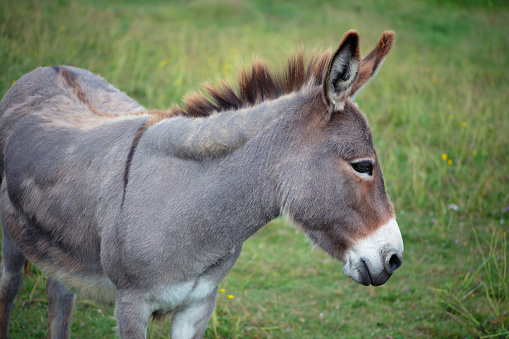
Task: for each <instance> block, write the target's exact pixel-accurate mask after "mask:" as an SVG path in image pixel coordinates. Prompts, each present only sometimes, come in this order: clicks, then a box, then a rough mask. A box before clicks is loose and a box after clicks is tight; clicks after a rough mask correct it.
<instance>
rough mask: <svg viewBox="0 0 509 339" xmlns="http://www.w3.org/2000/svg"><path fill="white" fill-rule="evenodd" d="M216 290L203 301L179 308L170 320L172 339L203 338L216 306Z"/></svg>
mask: <svg viewBox="0 0 509 339" xmlns="http://www.w3.org/2000/svg"><path fill="white" fill-rule="evenodd" d="M216 297H217V288H215V289H214V291H213V292H211V293H210V294H209V296H207V297H206V298H205V299H201V300H197V301H194V302H192V303H190V304H187V305H186V306H183V307H182V308H180V309H179V310H178V311H177V312H175V314H174V315H173V318H172V319H171V338H172V339H190V338H193V339H198V338H203V336H204V335H205V330H206V329H207V324H208V322H209V319H210V316H211V315H212V312H213V311H214V307H215V306H216Z"/></svg>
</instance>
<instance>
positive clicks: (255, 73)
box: [149, 50, 331, 122]
mask: <svg viewBox="0 0 509 339" xmlns="http://www.w3.org/2000/svg"><path fill="white" fill-rule="evenodd" d="M330 56H331V51H330V50H328V51H326V52H323V53H315V54H313V55H312V56H311V58H310V59H309V61H307V62H306V60H304V53H303V52H302V51H300V52H298V53H296V54H295V55H293V56H291V57H289V58H288V60H287V62H286V65H285V67H283V69H282V70H271V69H269V67H268V66H267V64H266V63H265V62H264V61H263V60H260V59H255V60H254V61H253V64H252V66H251V72H248V71H247V70H246V69H245V68H242V69H241V70H240V72H239V75H238V78H237V86H238V89H237V90H236V89H235V88H234V87H233V86H232V85H231V84H230V83H226V82H224V81H222V82H220V83H219V84H218V85H216V86H211V85H209V84H205V85H203V86H202V87H203V89H204V91H205V92H206V93H207V94H208V95H209V96H210V98H207V97H206V95H204V94H203V93H201V92H198V93H192V94H189V95H187V96H185V97H184V99H183V103H182V106H178V105H175V104H174V105H173V106H172V107H171V108H170V109H169V110H165V111H159V110H156V111H151V112H149V113H152V114H153V118H155V120H157V121H160V120H162V119H165V118H169V117H173V116H181V115H183V116H189V117H206V116H209V115H211V114H212V113H214V112H222V111H228V110H239V109H242V108H246V107H250V106H253V105H256V104H257V103H260V102H262V101H264V100H272V99H276V98H279V97H281V96H283V95H285V94H289V93H291V92H294V91H297V90H299V89H300V88H301V87H302V86H304V85H305V84H307V83H308V82H309V81H312V82H313V83H314V84H316V85H320V84H322V81H323V71H324V69H325V67H326V65H327V62H328V61H329V59H330ZM156 117H157V118H156ZM154 122H155V121H154Z"/></svg>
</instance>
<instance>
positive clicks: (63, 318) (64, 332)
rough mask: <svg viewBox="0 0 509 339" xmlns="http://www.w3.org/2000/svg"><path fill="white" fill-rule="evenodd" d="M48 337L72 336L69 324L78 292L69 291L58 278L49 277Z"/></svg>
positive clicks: (47, 288)
mask: <svg viewBox="0 0 509 339" xmlns="http://www.w3.org/2000/svg"><path fill="white" fill-rule="evenodd" d="M46 290H47V292H48V303H49V311H48V338H54V339H57V338H58V339H61V338H62V339H64V338H69V337H70V330H69V324H70V320H71V315H72V310H73V308H74V301H75V300H76V294H74V293H72V292H71V291H69V290H68V289H67V288H66V287H64V286H63V285H62V284H60V283H59V282H57V281H56V280H53V279H51V278H50V277H48V282H47V283H46Z"/></svg>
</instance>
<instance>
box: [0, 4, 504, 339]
mask: <svg viewBox="0 0 509 339" xmlns="http://www.w3.org/2000/svg"><path fill="white" fill-rule="evenodd" d="M508 22H509V6H508V4H507V2H505V1H482V2H481V1H473V0H472V1H459V0H458V1H446V2H442V1H431V0H430V1H403V0H398V1H394V2H391V3H390V4H385V3H384V4H382V2H379V1H375V0H368V1H362V2H361V1H348V2H345V3H339V2H338V3H336V2H333V1H313V2H311V1H310V2H308V1H299V0H295V1H292V2H283V1H275V2H273V1H267V0H263V1H254V0H253V1H249V0H220V1H211V0H195V1H190V2H187V1H173V2H168V1H162V0H161V1H157V0H152V1H134V0H131V1H125V2H123V3H121V2H120V1H113V0H112V1H100V0H85V1H68V0H59V1H49V0H41V1H35V0H34V1H24V0H18V1H16V2H10V1H6V0H0V96H3V95H4V94H5V92H6V91H7V90H8V89H9V87H10V86H11V85H12V84H13V83H14V82H15V81H16V80H17V79H18V78H19V77H21V76H22V75H23V74H25V73H27V72H29V71H31V70H32V69H34V68H36V67H38V66H49V65H60V64H67V65H73V66H78V67H82V68H86V69H89V70H91V71H92V72H95V73H98V74H100V75H102V76H103V77H104V78H106V79H107V80H108V81H109V82H110V83H112V84H113V85H115V86H116V87H118V88H120V89H121V90H123V91H125V92H126V93H128V94H129V95H130V96H132V97H133V98H135V99H136V100H138V101H139V102H140V103H141V104H142V105H144V106H145V107H147V108H160V109H162V108H167V107H168V106H169V105H170V104H171V103H173V102H179V101H180V99H181V97H182V95H184V94H185V93H187V92H189V91H194V90H197V89H199V83H201V82H204V81H210V82H214V81H216V80H218V79H220V78H226V79H235V74H236V71H237V70H238V68H239V67H240V66H241V65H242V64H247V65H248V64H249V63H250V62H251V60H252V57H253V55H255V56H259V57H263V58H264V59H266V60H270V61H272V63H273V64H274V65H278V64H281V63H282V61H283V60H284V58H285V56H286V55H287V54H289V53H292V52H295V51H296V50H297V49H298V48H299V47H303V48H304V49H305V50H306V51H312V50H313V49H321V48H335V47H336V46H337V44H338V43H339V41H340V39H341V37H342V35H343V33H344V32H345V31H347V30H348V29H350V28H355V29H357V30H358V31H359V33H360V36H361V51H362V53H363V54H365V53H367V52H369V51H370V50H371V48H373V47H374V45H375V43H376V41H377V39H378V37H379V36H380V34H381V33H382V32H383V31H384V30H386V29H391V30H394V31H395V32H396V39H397V41H396V44H395V47H394V48H393V51H392V52H391V54H390V55H389V57H388V58H387V60H386V62H385V63H384V65H383V67H382V69H381V71H380V72H379V74H378V76H377V78H376V79H375V80H373V81H372V82H371V83H370V84H369V86H367V88H366V89H365V90H364V91H363V92H362V93H361V94H360V95H359V96H358V97H357V101H358V103H359V106H360V107H361V109H362V110H363V111H364V112H365V114H366V115H367V117H368V119H369V121H370V124H371V127H372V129H373V137H374V143H375V147H376V149H377V153H378V156H379V159H380V162H381V164H382V169H383V171H384V177H385V180H386V185H387V190H388V192H389V194H390V196H391V198H392V201H393V202H394V205H395V209H396V213H397V216H398V222H399V225H400V228H401V232H402V234H403V239H404V242H405V258H404V264H403V266H402V267H401V268H400V269H399V270H398V271H397V272H396V273H395V274H394V276H393V277H392V278H391V279H390V280H389V281H388V282H387V283H386V284H385V285H384V286H381V287H376V288H374V287H363V286H359V285H355V284H354V283H352V282H351V281H350V280H349V279H348V278H346V277H344V276H343V275H342V273H341V268H342V265H341V264H340V263H338V262H333V261H331V260H330V259H329V258H328V256H327V255H326V254H324V253H322V252H321V251H320V250H311V246H310V243H309V241H307V240H306V239H305V237H304V236H303V235H302V234H296V233H295V231H294V229H293V228H292V227H291V226H289V225H286V224H285V223H284V222H283V221H282V220H280V219H276V220H274V221H273V222H271V223H270V224H269V225H268V226H267V227H264V228H263V229H261V230H260V231H259V232H258V233H257V234H256V235H255V236H253V237H252V238H251V239H249V240H248V241H247V242H246V243H245V245H244V249H243V253H242V255H241V256H240V258H239V260H238V262H237V264H236V266H235V267H234V268H233V270H232V271H231V273H230V274H229V275H228V276H227V278H226V279H225V280H224V281H223V282H222V283H221V284H220V286H219V288H220V289H221V290H220V293H219V296H218V302H217V308H216V311H215V313H214V315H213V317H212V319H211V321H210V322H209V327H208V330H207V333H206V337H207V338H244V337H252V338H338V337H345V338H366V337H374V338H430V337H432V338H477V337H481V338H509V314H508V309H509V272H508V271H509V270H508V262H509V249H508V244H507V232H508V231H509V166H508V156H509V77H508V73H507V70H508V69H509V57H508V55H509V31H508V29H507V23H508ZM45 280H46V278H45V277H44V276H43V275H42V274H41V273H40V272H39V271H38V270H37V269H36V268H32V270H31V273H30V274H29V275H28V276H27V277H26V279H25V284H24V286H23V289H22V290H21V292H20V294H19V295H18V298H17V299H16V302H15V305H14V307H13V316H12V320H11V336H12V338H39V337H45V336H46V331H47V329H46V312H47V299H46V294H45V290H44V288H43V287H44V286H45ZM114 326H115V320H114V319H113V308H112V307H108V306H105V305H101V304H97V303H95V302H94V301H91V300H84V299H80V298H78V300H77V303H76V309H75V313H74V317H73V322H72V325H71V330H72V334H73V336H74V337H75V338H101V337H112V336H114V332H113V327H114ZM169 327H170V324H169V322H166V323H157V322H156V323H151V324H150V327H149V330H148V338H165V337H166V338H167V337H169Z"/></svg>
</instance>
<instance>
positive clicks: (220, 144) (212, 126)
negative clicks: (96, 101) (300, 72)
mask: <svg viewBox="0 0 509 339" xmlns="http://www.w3.org/2000/svg"><path fill="white" fill-rule="evenodd" d="M294 95H295V94H289V95H286V96H284V97H281V98H278V99H276V100H271V101H267V102H263V103H260V104H258V105H255V106H253V107H249V108H245V109H242V110H239V111H235V112H232V111H226V112H221V113H216V114H213V115H211V116H209V117H206V118H194V119H192V118H187V117H175V118H171V119H168V120H164V121H161V122H159V123H157V124H155V125H153V126H152V127H150V128H149V129H148V130H147V131H146V132H145V134H144V136H143V138H147V139H150V141H151V145H152V148H153V150H154V151H163V152H165V153H166V154H168V155H171V156H176V157H179V158H182V159H192V160H206V159H215V158H220V157H222V156H225V155H227V154H230V153H231V152H233V151H235V150H236V149H238V148H239V147H241V146H242V145H244V144H245V143H246V142H247V140H249V138H250V137H251V136H253V135H255V134H257V133H258V132H259V131H261V130H262V129H263V128H267V127H268V126H270V124H271V123H272V122H273V121H275V120H276V119H277V118H278V117H279V116H280V115H281V112H282V111H285V112H286V111H287V110H285V109H284V108H285V107H287V106H288V105H290V104H291V102H292V101H293V100H292V97H293V96H294Z"/></svg>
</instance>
